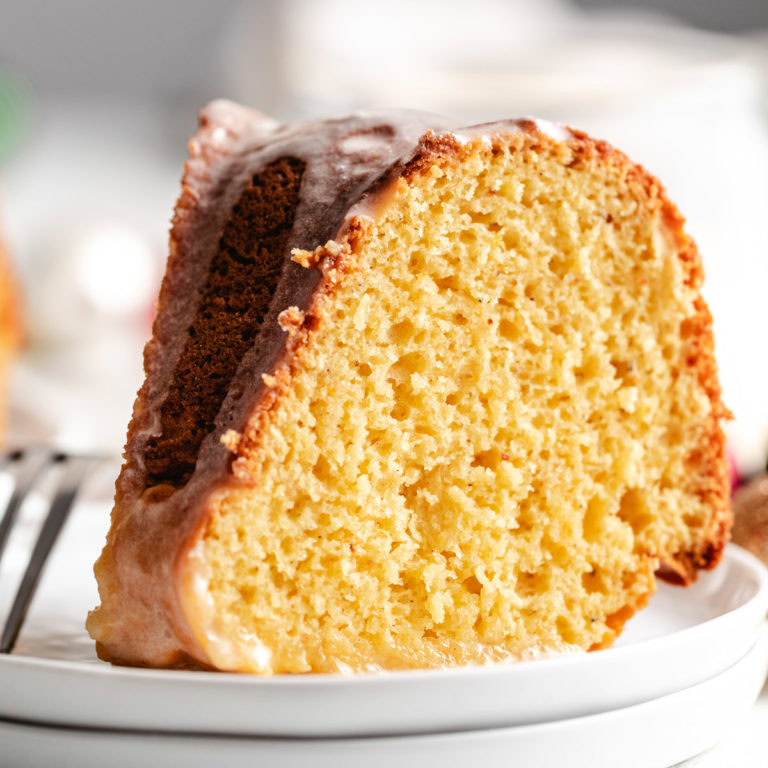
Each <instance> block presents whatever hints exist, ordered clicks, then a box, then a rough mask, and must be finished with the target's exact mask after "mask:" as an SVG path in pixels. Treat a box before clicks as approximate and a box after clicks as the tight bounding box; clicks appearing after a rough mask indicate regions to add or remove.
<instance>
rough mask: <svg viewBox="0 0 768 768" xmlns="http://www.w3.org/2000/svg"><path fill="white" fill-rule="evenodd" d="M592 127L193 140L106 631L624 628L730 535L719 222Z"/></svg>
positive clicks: (268, 645) (190, 650)
mask: <svg viewBox="0 0 768 768" xmlns="http://www.w3.org/2000/svg"><path fill="white" fill-rule="evenodd" d="M682 224H683V220H682V218H681V216H680V215H679V214H678V212H677V210H676V209H675V207H674V206H673V205H672V204H671V203H670V202H669V201H668V200H667V198H666V196H665V194H664V191H663V189H662V187H661V185H660V184H659V183H658V182H657V181H656V180H655V179H654V178H653V177H651V176H649V175H648V174H647V173H646V172H645V171H644V170H643V169H642V168H640V167H639V166H637V165H634V164H633V163H631V162H630V161H629V160H628V159H627V158H626V157H625V156H624V155H622V154H621V153H619V152H617V151H616V150H614V149H613V148H611V147H610V146H609V145H607V144H605V143H604V142H601V141H595V140H593V139H591V138H589V137H588V136H586V135H585V134H583V133H580V132H578V131H571V130H568V129H564V128H559V127H555V126H552V125H549V124H544V123H541V122H537V121H532V120H521V121H506V122H500V123H493V124H488V125H481V126H477V127H473V128H468V129H461V130H456V129H453V130H449V129H448V128H446V124H445V122H444V121H442V120H441V119H439V118H434V117H430V116H424V115H418V114H409V113H405V114H395V115H393V114H386V115H360V116H356V117H352V118H349V119H343V120H331V121H327V122H313V123H304V124H299V125H295V126H278V125H276V124H275V123H273V122H272V121H270V120H268V119H266V118H264V117H263V116H260V115H258V114H256V113H254V112H251V111H249V110H246V109H244V108H241V107H238V106H235V105H232V104H228V103H225V102H216V103H214V104H212V105H211V106H209V107H208V108H207V109H206V110H205V111H204V112H203V115H202V119H201V127H200V131H199V132H198V134H197V135H196V136H195V138H194V139H193V140H192V141H191V143H190V159H189V161H188V162H187V165H186V169H185V173H184V178H183V181H182V193H181V197H180V199H179V202H178V205H177V208H176V215H175V218H174V222H173V229H172V232H171V246H170V257H169V260H168V268H167V273H166V276H165V281H164V283H163V287H162V291H161V294H160V299H159V308H158V315H157V319H156V321H155V326H154V335H153V338H152V341H151V342H150V343H149V345H148V347H147V350H146V373H147V378H146V382H145V384H144V386H143V388H142V389H141V391H140V392H139V395H138V400H137V402H136V406H135V410H134V415H133V420H132V422H131V425H130V427H129V430H128V444H127V448H126V454H125V465H124V467H123V470H122V472H121V474H120V477H119V479H118V482H117V495H116V501H115V508H114V511H113V514H112V527H111V530H110V532H109V536H108V539H107V545H106V547H105V549H104V552H103V554H102V556H101V558H100V559H99V561H98V563H97V565H96V575H97V579H98V582H99V590H100V595H101V605H100V607H98V608H97V609H96V610H95V611H94V612H93V613H92V614H91V616H90V618H89V621H88V628H89V631H90V633H91V635H92V636H93V637H94V638H95V640H96V642H97V649H98V653H99V655H100V656H101V657H102V658H104V659H108V660H110V661H113V662H117V663H127V664H139V665H148V666H179V665H187V664H195V665H199V666H203V667H209V668H216V669H222V670H237V671H247V672H258V673H278V672H308V671H315V672H322V671H363V670H375V669H395V668H408V667H438V666H444V665H457V664H465V663H478V662H487V661H494V660H508V659H515V658H526V657H529V656H531V655H536V654H538V653H542V652H558V651H563V650H569V649H585V650H588V649H596V648H602V647H604V646H607V645H609V644H610V643H611V642H612V641H613V639H614V638H615V637H616V635H617V634H618V632H619V631H620V629H621V627H622V625H623V624H624V622H625V621H626V620H627V619H628V618H629V617H630V616H631V615H632V614H633V613H634V611H635V610H637V609H638V608H640V607H642V606H643V605H644V604H645V603H646V601H647V600H648V598H649V596H650V595H651V593H652V592H653V590H654V574H655V572H657V571H659V572H660V573H661V574H662V575H663V576H665V577H666V578H669V579H672V580H675V581H677V582H680V583H684V584H687V583H689V582H690V581H691V580H693V579H694V578H695V575H696V570H697V569H699V568H709V567H711V566H713V565H714V564H715V563H716V562H717V560H718V558H719V556H720V552H721V550H722V548H723V545H724V542H725V540H726V538H727V529H728V524H729V516H728V512H727V489H728V479H727V466H726V460H725V455H724V440H723V433H722V431H721V428H720V424H719V420H720V419H721V418H722V417H723V416H725V415H726V411H725V409H724V408H723V405H722V404H721V402H720V389H719V386H718V382H717V378H716V369H715V361H714V358H713V349H712V333H711V320H710V316H709V313H708V311H707V308H706V306H705V304H704V302H703V301H702V299H701V297H700V295H699V287H700V284H701V280H702V271H701V265H700V262H699V257H698V255H697V252H696V247H695V245H694V244H693V242H692V241H691V240H690V238H689V237H688V236H687V235H686V234H685V233H684V231H683V228H682Z"/></svg>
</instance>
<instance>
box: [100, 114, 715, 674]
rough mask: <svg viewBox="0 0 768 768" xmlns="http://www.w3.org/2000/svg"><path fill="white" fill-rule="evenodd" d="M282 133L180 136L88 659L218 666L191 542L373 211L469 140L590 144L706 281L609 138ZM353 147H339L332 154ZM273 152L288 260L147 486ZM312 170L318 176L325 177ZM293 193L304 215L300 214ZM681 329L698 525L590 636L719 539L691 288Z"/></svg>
mask: <svg viewBox="0 0 768 768" xmlns="http://www.w3.org/2000/svg"><path fill="white" fill-rule="evenodd" d="M280 130H283V129H280V128H278V127H277V125H276V124H274V123H273V122H271V121H269V119H268V118H264V117H263V116H260V115H258V114H257V113H253V112H251V111H250V110H245V109H244V108H241V107H236V106H234V105H230V104H225V103H215V104H214V105H212V106H211V107H209V108H208V109H207V110H206V111H204V113H203V114H202V116H201V123H200V130H199V132H198V134H197V135H196V136H195V138H194V139H193V140H192V141H191V142H190V159H189V160H188V162H187V164H186V166H185V171H184V177H183V179H182V192H181V196H180V198H179V201H178V203H177V208H176V213H175V216H174V220H173V227H172V230H171V237H170V254H169V261H168V269H167V273H166V277H165V280H164V283H163V287H162V290H161V294H160V298H159V303H158V315H157V320H156V322H155V327H154V329H153V339H152V341H151V342H150V343H149V344H148V346H147V348H146V351H145V370H146V374H147V379H146V382H145V384H144V386H143V387H142V389H141V391H140V392H139V395H138V398H137V401H136V405H135V408H134V414H133V419H132V421H131V424H130V426H129V430H128V440H127V446H126V453H125V463H124V466H123V469H122V471H121V474H120V477H119V478H118V481H117V489H116V498H115V508H114V511H113V516H112V527H111V530H110V533H109V536H108V539H107V545H106V547H105V549H104V552H103V554H102V556H101V558H100V560H99V561H98V563H97V565H96V575H97V579H98V581H99V588H100V595H101V600H102V605H101V607H100V608H99V609H97V610H96V611H94V612H93V613H92V614H91V616H90V617H89V623H88V627H89V631H90V633H91V635H92V636H93V637H94V638H95V639H96V641H97V651H98V653H99V656H100V657H101V658H103V659H106V660H108V661H111V662H114V663H126V664H133V665H146V666H162V667H183V666H198V667H215V666H218V665H216V664H213V663H212V661H211V659H210V657H209V655H208V653H207V652H206V649H205V648H203V647H202V645H201V642H200V632H199V630H198V631H196V630H195V629H194V628H193V626H192V625H196V626H199V625H200V624H201V623H204V622H205V617H201V616H199V615H194V611H195V610H199V607H198V608H195V607H193V605H192V602H193V601H190V600H188V599H186V598H185V595H188V594H190V593H192V592H194V591H195V590H197V589H198V585H196V583H195V581H196V578H197V574H196V572H195V568H194V562H195V560H194V552H193V550H194V548H195V546H196V543H197V542H199V540H200V538H201V535H202V533H203V531H204V530H205V528H206V526H208V525H209V523H210V521H211V520H212V519H214V518H215V516H216V515H217V514H218V510H219V506H220V502H221V500H222V498H223V497H224V495H225V494H226V493H227V492H228V490H231V488H232V487H233V486H236V485H238V484H240V485H242V486H243V487H249V486H253V485H255V484H258V482H259V477H258V467H259V460H258V457H259V453H260V451H261V449H262V444H263V440H264V438H265V435H268V434H269V433H270V426H271V413H272V412H273V411H274V409H275V407H276V406H277V404H278V403H279V402H280V399H281V398H282V397H284V395H285V393H286V391H287V390H288V388H289V387H290V384H291V381H292V380H293V379H294V377H295V376H296V375H297V373H298V371H300V370H301V368H302V366H303V364H304V362H303V360H304V354H305V350H306V349H307V348H308V347H309V346H310V345H311V343H312V337H313V334H314V333H315V332H316V331H317V329H318V328H319V327H320V326H321V325H322V324H323V323H324V322H327V321H329V313H330V308H331V307H332V305H333V301H334V296H335V295H336V293H337V292H338V290H339V288H340V286H342V285H343V284H344V283H345V281H348V280H351V279H354V274H355V272H356V270H358V269H359V268H360V266H359V256H360V254H361V253H362V252H363V250H364V248H365V245H366V243H367V241H368V237H369V233H370V230H371V222H372V220H374V219H375V218H376V217H377V216H379V215H381V212H382V211H385V210H386V209H387V206H388V204H389V202H390V201H391V200H392V199H393V197H395V196H396V195H397V194H398V190H401V189H403V188H404V187H405V186H407V185H409V184H413V183H416V182H417V181H418V179H419V178H420V177H422V176H423V175H424V174H427V173H429V172H430V169H432V168H433V167H434V166H435V165H441V166H446V167H447V166H451V165H456V164H457V163H459V162H461V161H462V160H463V159H464V158H466V157H467V156H468V155H470V154H471V153H473V152H476V151H478V147H480V146H490V147H491V151H492V152H493V151H496V149H497V148H500V147H501V146H502V145H504V146H509V145H511V146H515V145H516V144H520V145H522V143H526V144H527V145H529V146H530V145H533V146H536V145H539V146H542V147H547V148H549V149H550V150H551V151H553V152H561V151H562V152H566V151H567V152H569V153H570V155H571V158H572V160H571V162H572V163H573V164H574V165H575V166H578V164H579V163H585V162H590V161H591V160H592V159H594V158H595V157H596V156H598V157H599V158H600V159H601V160H602V162H604V163H605V164H606V165H607V166H609V167H610V168H611V169H612V172H613V173H615V174H617V175H619V176H622V177H625V178H627V179H628V182H629V183H630V184H632V185H634V186H635V187H636V188H637V189H638V190H639V194H640V195H642V196H643V197H644V200H645V204H646V205H647V206H648V207H649V208H652V209H653V208H656V209H658V211H659V212H660V214H661V216H662V217H663V219H664V221H665V222H666V225H667V228H668V230H669V232H670V233H671V234H672V236H673V237H674V239H675V242H676V244H677V249H678V254H679V259H680V262H681V263H682V264H683V265H684V267H685V270H686V274H687V281H688V284H689V285H691V286H694V287H696V288H698V286H699V285H700V283H701V280H702V278H703V275H702V269H701V262H700V259H699V256H698V253H697V250H696V247H695V244H694V243H693V241H692V240H691V239H690V238H689V237H688V236H687V234H686V233H685V232H684V229H683V219H682V217H681V216H680V214H679V212H678V211H677V209H676V208H675V207H674V205H673V204H672V203H671V202H670V201H669V200H668V199H667V197H666V194H665V192H664V190H663V188H662V187H661V185H660V184H659V183H658V181H657V180H656V179H655V178H653V177H652V176H651V175H650V174H648V173H647V172H646V171H645V170H644V169H642V168H641V167H640V166H637V165H636V164H633V163H631V162H630V161H629V160H628V159H627V158H626V157H625V156H624V155H623V154H622V153H620V152H619V151H617V150H615V149H614V148H612V147H611V146H610V145H608V144H607V143H605V142H602V141H596V140H594V139H592V138H590V137H588V136H587V135H586V134H584V133H581V132H579V131H575V130H571V129H563V128H559V127H557V126H551V125H549V124H546V123H541V122H537V121H532V120H522V121H505V122H502V123H496V124H488V125H484V126H477V127H474V128H469V129H460V130H456V129H454V130H448V129H447V127H446V126H445V125H444V124H442V123H441V122H440V121H439V120H438V119H436V118H434V117H433V116H423V115H409V116H408V117H407V119H403V118H402V116H401V117H400V118H399V119H398V120H397V121H395V120H389V121H388V120H386V119H382V118H381V117H376V116H362V117H358V118H354V119H352V120H349V121H335V122H332V123H325V124H322V125H319V124H316V125H314V126H305V127H304V133H301V132H299V134H298V135H293V136H291V135H290V134H286V137H285V139H280V138H275V137H276V134H279V132H280ZM350 143H351V147H352V152H351V155H352V157H351V159H350V153H349V152H346V153H345V152H343V151H342V148H343V147H344V145H345V144H346V145H347V147H348V148H349V146H350ZM356 149H357V150H359V151H358V153H357V155H355V150H356ZM342 155H343V157H344V158H345V159H343V160H342V159H341V157H342ZM280 157H296V158H298V159H299V160H301V161H302V162H304V163H306V170H305V171H304V177H303V180H302V194H305V193H306V191H307V190H308V189H309V190H313V189H314V190H315V193H314V194H313V195H312V196H311V199H309V200H307V199H302V201H301V202H300V203H299V206H298V209H297V211H296V224H295V226H294V229H293V231H292V233H291V237H290V238H289V241H288V243H287V244H286V254H285V259H286V262H285V267H284V268H283V270H282V272H281V275H280V278H279V281H278V283H277V285H276V288H275V291H274V294H273V297H272V300H271V302H270V305H269V308H268V310H267V312H266V313H265V317H264V319H263V322H262V324H261V326H260V328H259V330H258V336H257V340H256V341H255V342H254V344H253V347H252V349H251V350H250V351H249V352H247V353H246V354H245V356H244V357H243V359H242V361H241V362H240V364H239V366H238V368H237V373H236V374H235V376H234V378H233V380H232V383H231V386H230V387H229V388H228V390H229V393H228V394H227V396H226V398H225V399H224V401H223V403H222V405H221V408H220V410H219V412H218V415H217V417H216V419H215V424H214V427H213V429H212V430H211V431H210V433H209V434H207V436H205V438H204V439H203V440H202V441H201V444H200V446H199V453H198V458H197V462H196V466H195V467H194V470H193V471H190V473H189V476H188V477H184V482H183V484H181V485H179V486H174V484H173V482H170V483H168V482H157V481H156V479H155V480H153V479H152V477H151V475H152V473H151V472H148V469H147V466H146V461H145V456H146V449H147V444H148V442H149V441H150V440H152V439H153V438H155V439H156V438H157V435H158V434H159V433H160V432H161V430H162V424H161V421H160V417H159V413H160V410H161V408H160V406H161V404H162V403H163V401H164V399H165V398H167V396H168V391H169V388H170V387H169V381H170V380H171V378H172V375H171V374H172V372H173V371H174V370H175V368H176V366H177V365H178V362H179V360H180V359H181V357H182V355H183V349H182V346H183V344H182V343H183V340H184V338H185V332H186V329H187V328H189V327H190V326H191V325H192V323H193V320H194V317H195V313H196V311H197V306H198V304H199V291H200V288H199V286H200V285H201V284H202V283H203V281H204V277H205V274H206V273H207V270H208V269H209V264H210V261H211V258H212V257H211V256H210V254H212V253H214V252H215V251H216V248H217V244H218V243H219V238H220V233H221V232H222V231H223V230H224V228H225V226H226V223H227V219H228V216H229V215H230V211H231V209H232V208H233V206H234V205H235V204H236V202H237V199H238V197H239V195H240V194H241V191H242V189H243V186H244V184H246V183H247V180H248V179H251V178H255V177H256V176H257V175H258V174H259V173H260V172H261V171H262V170H263V169H264V167H265V166H266V165H268V164H269V163H270V162H272V161H274V160H276V159H279V158H280ZM344 163H347V166H344ZM318 164H319V165H320V166H321V167H320V169H319V170H318V167H317V166H318ZM339 167H342V169H343V170H342V174H344V173H346V174H347V176H346V177H345V178H346V182H347V186H346V187H345V186H344V185H339V184H338V179H337V178H336V177H335V175H334V174H337V173H338V172H339V171H338V169H339ZM313 174H314V175H313ZM323 174H326V175H327V176H328V178H326V179H325V182H324V183H323V182H322V177H323ZM313 179H314V182H313ZM331 179H333V183H332V182H331ZM318 184H319V185H320V188H319V190H320V191H319V192H318V187H317V185H318ZM340 186H341V187H342V188H343V189H344V190H345V192H344V194H342V195H339V194H338V189H339V187H340ZM302 205H304V206H305V207H306V209H307V211H308V212H304V213H302V209H301V206H302ZM185 292H186V293H187V294H188V295H189V296H190V300H189V301H188V302H187V304H186V306H185V308H184V311H182V312H170V311H164V310H165V308H166V306H167V305H168V303H169V302H170V299H171V297H173V296H177V295H179V294H182V293H185ZM195 297H196V298H195ZM682 332H683V335H684V336H685V338H686V339H687V340H688V350H689V351H688V354H687V357H686V361H685V363H686V365H688V366H689V367H690V368H692V369H694V370H695V371H696V376H697V378H698V381H699V382H700V385H701V388H702V390H703V391H704V392H705V393H706V396H707V397H708V398H709V401H710V403H711V415H710V418H709V420H708V425H707V428H706V429H705V430H704V432H703V434H702V435H701V439H700V441H699V448H698V449H697V451H696V452H695V453H693V454H692V455H691V456H690V457H689V461H690V463H691V466H695V467H696V468H697V476H698V477H700V478H701V487H700V488H699V489H698V490H697V493H698V494H699V495H700V497H701V499H702V500H703V501H704V502H705V503H706V505H707V506H708V508H709V509H710V510H711V518H710V521H709V524H708V532H709V533H708V535H707V536H706V537H705V538H704V539H702V540H701V541H699V542H697V544H696V546H695V547H694V548H692V549H690V550H686V551H660V552H658V553H657V558H658V559H657V560H654V559H650V558H649V560H648V566H647V577H646V580H645V587H644V588H643V589H639V590H638V593H637V596H636V598H635V599H634V601H633V602H632V603H631V604H628V605H626V606H625V607H623V608H622V609H621V610H620V611H618V612H616V614H614V615H613V616H611V617H609V618H608V620H607V623H608V625H609V626H610V627H611V629H612V630H613V633H612V634H611V635H610V636H606V637H605V639H604V641H603V642H601V643H596V644H595V646H594V647H595V648H598V647H605V646H606V645H609V644H610V642H612V639H613V637H615V635H616V634H618V632H619V631H620V630H621V627H622V625H623V624H624V623H625V622H626V620H627V619H628V618H629V617H630V616H631V615H632V614H633V613H634V611H635V610H638V609H639V608H641V607H643V605H645V603H647V601H648V599H649V597H650V595H651V593H652V591H653V571H654V569H656V567H657V566H658V575H659V576H660V577H661V578H664V579H666V580H669V581H672V582H674V583H680V584H688V583H690V582H691V581H693V580H694V579H695V577H696V572H697V570H698V569H701V568H711V567H713V566H714V565H715V564H716V563H717V562H718V561H719V559H720V556H721V553H722V549H723V547H724V545H725V543H726V541H727V538H728V529H729V524H730V515H729V511H728V476H727V466H726V463H725V458H724V436H723V432H722V429H721V427H720V420H721V419H722V418H724V417H726V416H727V415H728V412H727V410H726V409H725V408H724V406H723V405H722V402H721V398H720V388H719V384H718V381H717V374H716V366H715V362H714V355H713V342H712V322H711V316H710V315H709V312H708V310H707V308H706V305H705V304H704V302H703V301H702V300H701V299H699V300H698V301H697V304H696V312H695V314H694V315H693V316H692V317H691V318H690V319H689V320H688V321H686V324H685V327H684V328H683V329H682ZM148 477H149V479H148Z"/></svg>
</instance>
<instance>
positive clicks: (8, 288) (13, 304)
mask: <svg viewBox="0 0 768 768" xmlns="http://www.w3.org/2000/svg"><path fill="white" fill-rule="evenodd" d="M1 235H2V233H0V442H2V441H3V433H4V427H5V419H6V410H7V404H6V398H7V379H8V369H9V367H10V365H11V362H12V361H13V358H14V355H15V353H16V351H17V349H18V348H19V345H20V343H21V338H22V323H21V304H20V301H19V296H18V293H17V289H16V281H15V278H14V276H13V273H12V270H11V266H10V263H9V260H8V254H7V253H6V250H5V247H4V245H3V241H2V236H1Z"/></svg>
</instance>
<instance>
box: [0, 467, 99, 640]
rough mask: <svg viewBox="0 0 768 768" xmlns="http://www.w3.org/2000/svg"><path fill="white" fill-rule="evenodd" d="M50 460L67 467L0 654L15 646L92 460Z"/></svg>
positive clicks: (33, 555)
mask: <svg viewBox="0 0 768 768" xmlns="http://www.w3.org/2000/svg"><path fill="white" fill-rule="evenodd" d="M51 458H52V459H53V461H58V462H66V464H67V467H66V469H65V472H64V476H63V477H62V478H61V481H60V483H59V486H58V488H57V490H56V495H55V496H54V498H53V501H52V502H51V506H50V508H49V510H48V514H47V515H46V518H45V521H44V522H43V525H42V527H41V529H40V533H39V534H38V537H37V541H36V542H35V547H34V549H33V550H32V556H31V557H30V560H29V564H28V565H27V569H26V571H25V572H24V576H23V578H22V580H21V584H20V585H19V589H18V591H17V592H16V597H15V598H14V601H13V605H12V606H11V610H10V612H9V614H8V619H7V620H6V623H5V627H4V629H3V634H2V638H0V653H10V652H11V651H12V650H13V647H14V645H16V639H17V638H18V636H19V632H20V631H21V625H22V624H23V622H24V619H25V617H26V615H27V611H28V610H29V606H30V603H31V602H32V598H33V597H34V595H35V590H36V589H37V585H38V583H39V581H40V575H41V573H42V570H43V566H44V565H45V563H46V560H47V559H48V555H49V554H50V551H51V549H52V547H53V545H54V543H55V542H56V539H57V537H58V535H59V532H60V531H61V529H62V527H63V525H64V522H65V521H66V519H67V517H68V515H69V511H70V509H71V508H72V504H73V502H74V500H75V497H76V496H77V493H78V491H79V490H80V487H81V485H82V482H83V479H84V477H85V474H86V472H87V470H88V469H89V468H90V467H91V466H92V465H93V463H94V461H95V459H94V458H89V457H67V456H65V455H63V454H58V455H53V456H52V457H51Z"/></svg>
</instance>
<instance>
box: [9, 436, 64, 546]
mask: <svg viewBox="0 0 768 768" xmlns="http://www.w3.org/2000/svg"><path fill="white" fill-rule="evenodd" d="M54 458H55V457H54V454H52V453H51V452H50V451H46V452H41V453H35V452H31V451H24V450H19V451H11V452H10V453H7V454H5V455H4V456H3V457H2V460H0V469H5V468H6V467H8V466H10V465H12V464H17V463H20V464H21V469H20V470H19V472H18V475H17V476H16V479H15V482H14V486H13V492H12V493H11V498H10V499H9V500H8V504H6V507H5V513H4V514H3V518H2V520H0V560H2V559H3V553H4V552H5V546H6V544H7V543H8V537H9V535H10V533H11V528H13V525H14V523H15V522H16V518H17V517H18V515H19V509H21V505H22V503H23V502H24V499H26V498H27V496H28V495H29V492H30V491H31V490H32V487H33V486H34V485H35V483H36V482H37V481H38V479H39V478H40V475H41V474H42V473H43V471H44V470H45V469H47V467H48V466H49V465H50V463H51V462H52V461H53V460H54Z"/></svg>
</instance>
